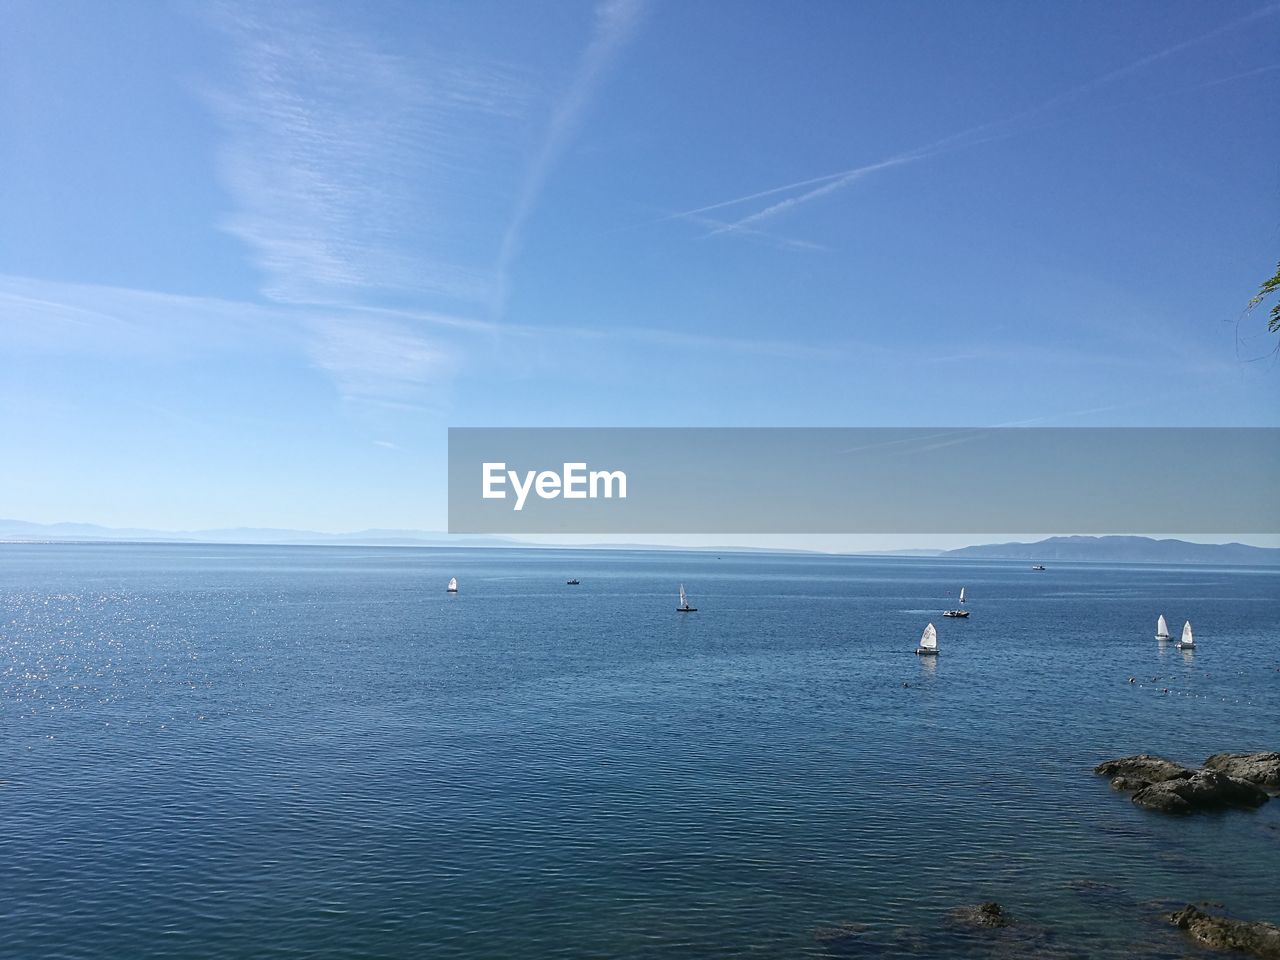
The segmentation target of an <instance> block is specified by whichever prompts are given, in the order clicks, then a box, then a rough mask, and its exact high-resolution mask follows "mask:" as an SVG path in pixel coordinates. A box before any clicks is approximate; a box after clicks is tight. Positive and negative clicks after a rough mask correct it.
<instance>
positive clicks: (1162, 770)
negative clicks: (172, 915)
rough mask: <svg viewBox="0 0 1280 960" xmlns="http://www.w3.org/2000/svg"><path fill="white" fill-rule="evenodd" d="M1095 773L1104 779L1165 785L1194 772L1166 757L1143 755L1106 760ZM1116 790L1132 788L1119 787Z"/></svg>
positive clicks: (1095, 768)
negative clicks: (1120, 779)
mask: <svg viewBox="0 0 1280 960" xmlns="http://www.w3.org/2000/svg"><path fill="white" fill-rule="evenodd" d="M1093 772H1094V773H1096V774H1098V775H1099V776H1102V777H1112V778H1116V777H1125V778H1127V779H1132V780H1145V781H1146V782H1147V783H1163V782H1164V781H1166V780H1185V779H1186V778H1187V777H1189V776H1191V774H1192V773H1193V772H1194V771H1192V770H1190V769H1188V768H1187V767H1184V766H1183V765H1182V764H1180V763H1174V762H1173V761H1172V760H1166V759H1165V758H1164V757H1154V756H1152V755H1151V754H1149V753H1141V754H1138V756H1136V757H1121V758H1120V759H1118V760H1105V761H1103V762H1102V763H1100V764H1098V765H1097V766H1096V767H1094V768H1093ZM1116 789H1130V788H1124V787H1117V788H1116Z"/></svg>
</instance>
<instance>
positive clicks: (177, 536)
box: [0, 519, 522, 547]
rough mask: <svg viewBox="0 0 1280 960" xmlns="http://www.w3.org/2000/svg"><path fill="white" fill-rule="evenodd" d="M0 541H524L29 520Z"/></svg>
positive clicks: (1, 529) (3, 532) (1, 528)
mask: <svg viewBox="0 0 1280 960" xmlns="http://www.w3.org/2000/svg"><path fill="white" fill-rule="evenodd" d="M0 540H22V541H27V542H38V541H51V540H58V541H67V540H133V541H150V542H161V543H258V544H298V545H301V546H310V545H316V544H335V545H346V546H357V545H364V546H414V547H422V546H439V547H443V546H450V547H468V546H486V547H510V546H521V545H522V544H520V542H519V541H517V540H506V539H503V538H502V537H489V536H483V537H479V536H478V537H463V536H451V535H449V534H447V533H436V532H432V531H424V530H357V531H355V532H354V533H320V532H318V531H316V530H284V529H280V528H276V527H226V528H222V529H216V530H144V529H141V528H136V527H100V526H98V525H97V524H94V523H29V522H28V521H26V520H4V519H0Z"/></svg>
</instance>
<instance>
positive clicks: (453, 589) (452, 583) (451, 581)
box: [449, 577, 458, 593]
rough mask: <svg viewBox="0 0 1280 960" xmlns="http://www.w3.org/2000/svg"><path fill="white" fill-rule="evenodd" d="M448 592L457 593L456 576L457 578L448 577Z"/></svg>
mask: <svg viewBox="0 0 1280 960" xmlns="http://www.w3.org/2000/svg"><path fill="white" fill-rule="evenodd" d="M449 592H450V593H457V592H458V578H457V577H450V578H449Z"/></svg>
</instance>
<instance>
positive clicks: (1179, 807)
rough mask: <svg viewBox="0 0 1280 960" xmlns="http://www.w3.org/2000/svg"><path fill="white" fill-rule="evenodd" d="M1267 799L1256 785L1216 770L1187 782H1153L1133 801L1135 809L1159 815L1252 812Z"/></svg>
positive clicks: (1193, 775)
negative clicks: (1215, 811)
mask: <svg viewBox="0 0 1280 960" xmlns="http://www.w3.org/2000/svg"><path fill="white" fill-rule="evenodd" d="M1270 799H1271V798H1270V797H1269V796H1268V795H1267V791H1265V790H1263V789H1262V788H1261V787H1259V786H1258V785H1257V784H1254V783H1250V782H1249V781H1248V780H1239V779H1237V778H1236V777H1229V776H1227V775H1226V774H1225V773H1218V772H1217V771H1216V770H1201V771H1200V772H1198V773H1195V774H1192V775H1191V776H1190V777H1187V778H1186V779H1178V780H1164V781H1161V782H1159V783H1152V784H1150V785H1148V786H1145V787H1143V788H1142V789H1141V790H1139V791H1138V792H1137V793H1135V794H1134V795H1133V802H1134V803H1136V804H1137V805H1138V806H1140V807H1143V808H1145V809H1147V810H1159V811H1160V812H1162V813H1198V812H1200V811H1201V810H1225V809H1227V808H1231V807H1243V808H1249V809H1251V808H1253V807H1260V806H1262V804H1264V803H1266V802H1267V801H1268V800H1270Z"/></svg>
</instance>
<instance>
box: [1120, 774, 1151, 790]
mask: <svg viewBox="0 0 1280 960" xmlns="http://www.w3.org/2000/svg"><path fill="white" fill-rule="evenodd" d="M1149 786H1151V781H1150V780H1140V779H1139V778H1137V777H1116V778H1115V779H1113V780H1112V781H1111V789H1112V790H1127V791H1129V792H1130V793H1132V792H1134V791H1135V790H1141V789H1142V788H1143V787H1149Z"/></svg>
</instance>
